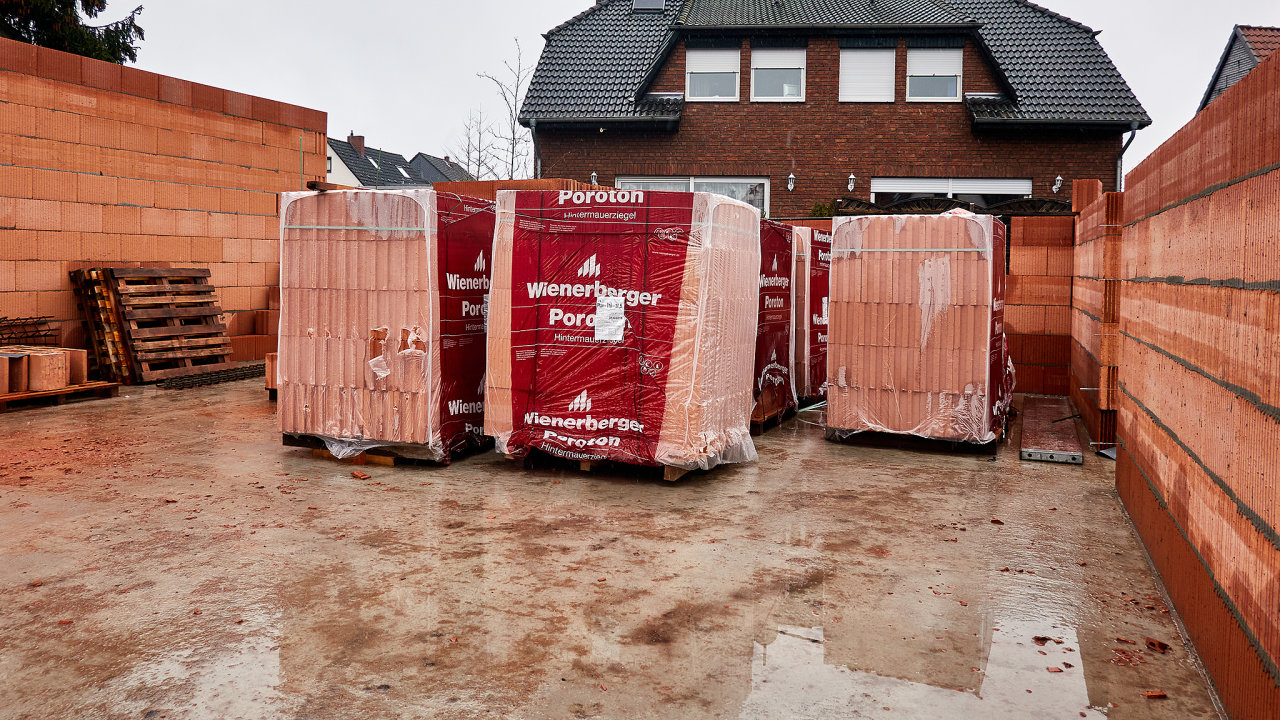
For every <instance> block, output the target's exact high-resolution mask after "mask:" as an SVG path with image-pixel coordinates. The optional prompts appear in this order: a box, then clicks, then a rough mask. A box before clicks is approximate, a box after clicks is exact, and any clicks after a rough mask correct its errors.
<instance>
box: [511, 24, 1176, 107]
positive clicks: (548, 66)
mask: <svg viewBox="0 0 1280 720" xmlns="http://www.w3.org/2000/svg"><path fill="white" fill-rule="evenodd" d="M913 27H914V28H917V29H921V30H926V29H927V30H932V31H937V30H944V31H945V30H948V29H951V30H954V32H956V33H966V34H968V33H973V32H974V31H975V28H976V32H977V33H978V35H977V36H976V38H977V39H978V41H979V45H980V47H982V49H983V51H984V52H985V53H986V54H987V55H988V57H989V58H990V59H991V61H992V63H993V65H994V67H995V70H996V73H997V76H998V78H999V79H1000V80H1001V81H1003V82H1002V85H1005V86H1006V88H1007V90H1008V92H1007V93H1006V94H1004V95H1003V96H1001V97H997V98H992V97H980V98H970V99H969V108H970V110H971V111H972V113H973V117H974V121H975V123H977V124H988V123H1023V124H1025V123H1058V124H1071V125H1077V124H1111V125H1128V124H1130V123H1131V122H1137V123H1138V124H1139V126H1142V127H1145V126H1147V125H1150V124H1151V118H1150V117H1149V116H1148V115H1147V113H1146V111H1145V110H1144V109H1143V107H1142V105H1141V103H1139V102H1138V99H1137V98H1136V97H1135V96H1134V94H1133V91H1132V90H1130V89H1129V86H1128V84H1127V83H1125V81H1124V78H1123V77H1121V75H1120V73H1119V71H1117V70H1116V68H1115V65H1114V64H1112V62H1111V59H1110V58H1109V57H1108V56H1107V54H1106V51H1104V50H1103V49H1102V46H1101V45H1100V44H1098V41H1097V39H1096V37H1095V36H1096V34H1097V33H1095V32H1094V31H1093V30H1091V29H1089V28H1088V27H1086V26H1084V25H1082V24H1080V23H1078V22H1076V21H1074V20H1070V19H1068V18H1065V17H1063V16H1061V15H1058V14H1057V13H1054V12H1051V11H1049V10H1046V9H1044V8H1042V7H1040V6H1038V5H1035V4H1033V3H1030V2H1027V1H1026V0H936V1H934V0H877V1H876V2H875V3H874V8H873V7H872V3H869V2H867V0H788V1H787V2H779V1H778V0H684V2H680V1H679V0H668V2H667V7H666V9H665V10H663V11H662V12H633V11H632V0H602V1H601V2H600V3H598V4H596V5H594V6H592V7H591V8H589V9H587V10H586V11H585V12H583V13H580V14H579V15H577V16H576V17H574V18H572V19H570V20H569V21H567V22H565V23H563V24H562V25H560V26H558V27H556V28H554V29H553V30H551V31H550V32H548V33H547V35H546V39H547V43H546V47H545V48H544V49H543V52H542V57H541V58H540V59H539V61H538V67H537V69H536V71H535V72H534V76H533V80H532V82H531V83H530V86H529V91H528V94H527V95H526V98H525V103H524V105H523V107H522V108H521V114H520V118H521V122H523V123H524V124H526V125H528V124H530V123H531V121H538V122H542V123H556V122H560V123H574V122H581V123H593V122H619V121H629V122H647V121H655V120H660V121H668V122H671V121H676V120H678V119H679V117H680V112H681V108H682V106H683V99H682V98H681V97H680V96H678V95H675V96H671V95H666V96H655V95H652V94H649V93H648V89H649V85H650V83H652V81H653V79H654V77H655V76H656V74H657V71H658V70H659V69H660V68H661V66H662V64H663V63H664V62H665V60H666V57H667V55H669V54H670V52H671V50H672V49H673V48H674V47H675V45H676V43H677V41H678V39H679V38H680V37H681V36H683V35H696V34H698V33H706V32H725V31H738V32H740V33H742V34H749V33H751V32H752V31H756V32H759V31H762V30H775V31H776V30H784V31H785V30H789V29H799V28H805V29H807V30H811V31H816V32H812V33H811V34H821V33H832V32H841V31H845V32H849V33H851V34H852V33H857V32H858V31H862V30H871V31H873V30H876V29H880V28H894V29H895V30H908V31H909V30H910V29H911V28H913Z"/></svg>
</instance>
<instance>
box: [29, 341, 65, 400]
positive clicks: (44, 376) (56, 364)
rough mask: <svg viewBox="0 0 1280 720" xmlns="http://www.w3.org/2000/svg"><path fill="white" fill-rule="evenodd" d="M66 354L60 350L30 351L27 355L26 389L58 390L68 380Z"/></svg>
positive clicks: (35, 390)
mask: <svg viewBox="0 0 1280 720" xmlns="http://www.w3.org/2000/svg"><path fill="white" fill-rule="evenodd" d="M70 377H71V375H70V368H68V367H67V354H66V353H64V352H62V351H60V350H51V351H39V352H32V353H29V354H28V355H27V389H28V390H29V391H31V392H42V391H45V390H59V389H61V388H64V387H66V386H67V382H68V381H69V380H70Z"/></svg>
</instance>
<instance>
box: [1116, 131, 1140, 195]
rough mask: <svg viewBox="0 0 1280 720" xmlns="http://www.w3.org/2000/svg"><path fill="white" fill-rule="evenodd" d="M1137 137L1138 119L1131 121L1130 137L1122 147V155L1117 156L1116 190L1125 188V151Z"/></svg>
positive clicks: (1119, 190)
mask: <svg viewBox="0 0 1280 720" xmlns="http://www.w3.org/2000/svg"><path fill="white" fill-rule="evenodd" d="M1137 137H1138V121H1137V120H1134V121H1133V122H1131V123H1129V139H1128V141H1126V142H1125V144H1124V147H1122V148H1120V156H1119V157H1117V158H1116V192H1121V191H1123V190H1124V153H1125V151H1126V150H1128V149H1129V146H1130V145H1132V144H1133V141H1134V139H1135V138H1137Z"/></svg>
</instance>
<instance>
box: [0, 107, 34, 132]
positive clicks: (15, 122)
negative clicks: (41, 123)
mask: <svg viewBox="0 0 1280 720" xmlns="http://www.w3.org/2000/svg"><path fill="white" fill-rule="evenodd" d="M35 134H36V109H35V108H33V107H31V106H30V105H20V104H18V103H16V102H4V103H0V135H14V136H23V137H29V136H32V135H35Z"/></svg>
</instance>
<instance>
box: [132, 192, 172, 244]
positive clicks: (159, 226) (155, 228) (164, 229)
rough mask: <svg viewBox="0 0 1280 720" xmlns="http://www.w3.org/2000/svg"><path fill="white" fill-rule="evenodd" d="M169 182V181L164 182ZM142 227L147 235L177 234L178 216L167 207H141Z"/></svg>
mask: <svg viewBox="0 0 1280 720" xmlns="http://www.w3.org/2000/svg"><path fill="white" fill-rule="evenodd" d="M162 184H167V183H162ZM140 212H141V215H140V225H139V227H140V229H141V230H142V232H143V233H145V234H147V235H176V234H177V231H176V228H177V225H178V221H177V217H176V213H175V211H173V210H170V209H165V208H141V211H140Z"/></svg>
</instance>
